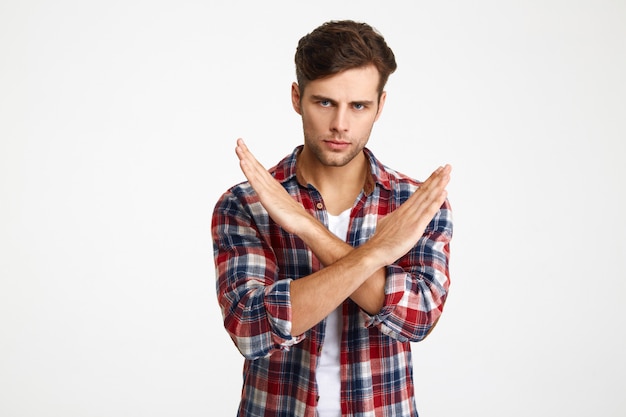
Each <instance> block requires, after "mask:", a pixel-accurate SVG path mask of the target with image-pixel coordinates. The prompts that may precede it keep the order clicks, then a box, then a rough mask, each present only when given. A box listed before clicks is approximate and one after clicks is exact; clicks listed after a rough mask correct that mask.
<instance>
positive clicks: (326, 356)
mask: <svg viewBox="0 0 626 417" xmlns="http://www.w3.org/2000/svg"><path fill="white" fill-rule="evenodd" d="M350 211H351V209H348V210H346V211H344V212H343V213H341V214H339V215H338V216H333V215H331V214H329V215H328V229H329V230H330V231H331V232H332V233H333V234H334V235H335V236H337V237H338V238H340V239H341V240H343V241H344V242H345V240H346V238H347V235H348V226H349V224H350ZM341 309H342V306H341V305H340V306H339V307H337V308H336V309H335V310H334V311H333V312H332V313H330V314H329V315H328V317H326V332H325V335H324V346H323V348H322V354H321V355H320V358H319V362H318V365H317V374H316V375H317V387H318V392H319V396H320V399H319V402H318V403H317V413H318V416H319V417H341V374H340V365H341V360H340V358H341V357H340V354H341V330H342V314H341Z"/></svg>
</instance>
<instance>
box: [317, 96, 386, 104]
mask: <svg viewBox="0 0 626 417" xmlns="http://www.w3.org/2000/svg"><path fill="white" fill-rule="evenodd" d="M311 98H312V99H313V100H316V101H330V102H331V103H333V104H337V101H336V100H333V99H332V98H328V97H324V96H319V95H316V94H314V95H312V96H311ZM350 104H363V105H366V106H371V105H373V104H374V101H373V100H353V101H351V102H350Z"/></svg>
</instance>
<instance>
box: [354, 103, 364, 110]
mask: <svg viewBox="0 0 626 417" xmlns="http://www.w3.org/2000/svg"><path fill="white" fill-rule="evenodd" d="M353 107H354V108H355V109H356V110H363V109H364V108H365V104H362V103H354V105H353Z"/></svg>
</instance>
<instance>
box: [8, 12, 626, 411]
mask: <svg viewBox="0 0 626 417" xmlns="http://www.w3.org/2000/svg"><path fill="white" fill-rule="evenodd" d="M399 3H400V2H386V3H385V2H380V1H358V2H357V1H350V2H347V1H338V0H334V1H316V2H302V3H301V2H282V3H280V2H273V3H269V4H268V3H261V2H253V1H244V2H237V1H233V2H229V3H228V4H226V3H225V2H224V3H216V2H211V1H186V0H183V1H176V2H174V1H147V0H145V1H134V0H131V1H119V0H117V1H106V2H105V1H90V2H85V1H78V0H74V1H70V0H61V1H54V2H46V1H34V0H25V1H17V0H14V1H7V0H3V1H2V2H0V415H1V416H6V417H20V416H29V417H30V416H32V417H48V416H63V417H74V416H76V417H126V416H130V417H134V416H151V417H158V416H186V417H193V416H234V415H235V410H236V406H237V402H238V398H239V391H240V388H241V364H242V359H241V357H240V356H239V354H238V353H237V351H236V349H235V347H234V345H233V344H232V342H231V341H230V339H229V338H228V336H227V334H226V332H225V331H224V329H223V327H222V324H221V317H220V313H219V308H218V305H217V301H216V296H215V284H214V272H213V259H212V246H211V240H210V221H211V211H212V209H213V205H214V204H215V202H216V200H217V198H218V197H219V195H220V194H221V193H222V192H223V191H224V190H225V189H226V188H227V187H229V186H230V185H233V184H234V183H236V182H239V181H241V180H243V175H242V174H241V173H240V172H239V170H238V165H237V162H236V157H235V155H234V151H233V149H234V141H235V139H236V138H237V137H239V136H242V137H244V138H246V140H247V141H248V144H249V145H250V147H251V148H252V149H253V151H254V152H255V153H256V154H257V156H258V158H259V159H260V160H261V161H262V162H263V163H264V164H265V165H266V166H268V167H269V166H270V165H273V164H274V163H276V162H277V161H278V160H279V159H280V158H282V157H283V156H284V155H286V154H287V153H289V152H291V150H292V149H293V147H294V146H296V145H298V144H300V143H301V141H302V134H301V129H300V120H299V118H298V116H297V115H296V113H294V112H293V110H292V109H291V107H290V102H289V90H290V84H291V82H292V81H293V80H294V68H293V53H294V51H295V46H296V43H297V41H298V39H299V38H300V37H301V36H302V35H304V34H305V33H307V32H309V31H310V30H312V29H313V28H314V27H316V26H317V25H319V24H320V23H322V22H324V21H326V20H329V19H340V18H351V19H355V20H364V21H367V22H368V23H370V24H372V25H373V26H374V27H376V28H378V29H379V30H380V31H381V32H382V33H383V34H384V35H385V38H386V39H387V41H388V43H389V44H390V46H391V47H392V48H393V50H394V52H395V54H396V57H397V60H398V64H399V68H398V71H397V72H396V73H395V74H393V75H392V76H391V78H390V81H389V84H388V86H387V91H388V100H387V106H386V108H385V111H384V113H383V116H382V118H381V120H380V121H379V122H378V124H377V125H376V126H375V128H374V131H373V135H372V139H371V141H370V143H369V147H370V149H372V150H373V151H374V153H375V155H376V156H377V157H379V158H380V159H381V160H382V161H383V162H385V163H386V164H388V165H390V166H392V167H393V168H396V169H398V170H400V171H402V172H405V173H407V174H409V175H411V176H414V177H417V178H419V179H424V178H425V177H427V176H428V174H429V173H430V172H431V171H432V170H433V169H434V168H435V167H436V166H438V165H440V164H444V163H451V164H452V165H453V178H452V183H451V185H450V187H449V196H450V201H451V203H452V207H453V210H454V218H455V236H454V239H453V243H452V263H451V273H452V286H451V292H450V296H449V299H448V304H447V306H446V310H445V312H444V315H443V317H442V319H441V321H440V324H439V326H438V328H437V329H436V330H435V331H434V332H433V334H432V335H431V336H430V337H429V338H428V339H427V340H426V341H424V342H422V343H419V344H415V345H414V353H415V379H416V384H417V400H418V407H419V410H420V415H421V416H424V417H438V416H442V417H450V416H509V417H510V416H527V415H533V416H566V415H567V416H589V415H597V416H624V415H625V414H626V399H625V398H626V396H625V395H624V387H625V386H624V378H625V377H626V360H625V357H626V355H625V354H624V352H626V335H625V332H626V311H625V308H624V307H623V305H624V298H625V295H626V294H625V293H626V283H625V282H626V261H625V259H626V244H625V243H624V242H625V240H624V234H625V232H626V224H625V220H624V217H625V216H624V214H625V211H626V207H625V199H626V193H625V191H624V185H623V183H624V180H625V179H626V170H625V168H624V162H623V159H624V142H625V140H626V81H625V74H626V3H624V2H623V1H620V0H613V1H610V0H601V1H600V0H595V1H592V0H588V1H582V0H576V1H565V0H563V1H556V0H548V1H495V0H492V1H487V0H478V1H471V2H469V1H468V2H461V1H439V2H434V1H431V2H425V1H418V2H409V1H407V2H404V3H402V4H399Z"/></svg>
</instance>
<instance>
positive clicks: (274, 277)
mask: <svg viewBox="0 0 626 417" xmlns="http://www.w3.org/2000/svg"><path fill="white" fill-rule="evenodd" d="M295 62H296V76H297V83H294V84H293V85H292V90H291V99H292V104H293V108H294V109H295V111H296V112H297V113H298V114H299V115H300V116H301V118H302V125H303V131H304V144H303V145H300V146H297V147H296V149H295V150H294V151H293V153H292V154H291V155H289V156H287V157H285V158H284V159H283V160H282V161H280V162H279V163H278V164H277V165H276V166H275V167H274V168H272V169H271V170H270V171H269V172H268V171H267V170H265V168H264V167H263V166H261V164H260V163H259V162H258V161H257V160H256V159H255V158H254V156H253V155H252V153H251V152H250V150H249V149H248V148H247V146H246V144H245V143H244V141H243V140H241V139H239V140H238V141H237V147H236V154H237V156H238V158H239V160H240V167H241V169H242V171H243V173H244V174H245V176H246V178H247V179H248V181H247V182H244V183H241V184H238V185H236V186H234V187H232V188H231V189H229V190H228V191H227V192H226V193H224V194H223V195H222V196H221V198H220V199H219V201H218V202H217V205H216V207H215V210H214V213H213V222H212V234H213V245H214V255H215V264H216V274H217V293H218V301H219V304H220V307H221V309H222V313H223V318H224V326H225V328H226V330H227V331H228V333H229V335H230V336H231V338H232V339H233V341H234V343H235V345H236V346H237V348H238V349H239V350H240V352H241V353H242V354H243V356H244V357H245V362H244V372H243V377H244V381H243V390H242V398H241V403H240V406H239V414H238V415H240V416H246V417H249V416H285V417H293V416H318V415H319V416H417V411H416V408H415V400H414V394H413V376H412V363H411V345H410V342H416V341H420V340H422V339H423V338H424V337H425V336H426V335H427V334H428V333H429V332H430V331H431V330H432V328H433V327H434V325H435V324H436V322H437V320H438V319H439V316H440V315H441V312H442V309H443V306H444V302H445V300H446V296H447V291H448V287H449V273H448V261H449V243H450V239H451V237H452V221H451V212H450V207H449V204H448V201H447V199H446V196H447V195H446V191H445V187H446V185H447V183H448V181H449V177H450V170H451V168H450V166H448V165H446V166H445V167H440V168H438V169H437V170H436V171H435V172H434V173H433V174H432V175H431V176H430V177H429V178H428V179H427V180H426V181H424V182H423V183H419V182H417V181H415V180H413V179H411V178H409V177H407V176H405V175H403V174H400V173H397V172H396V171H394V170H391V169H389V168H387V167H386V166H384V165H383V164H381V163H380V162H379V161H378V160H377V159H376V158H375V157H374V155H373V154H372V152H371V151H370V150H369V149H368V148H366V147H365V146H366V144H367V142H368V139H369V136H370V132H371V129H372V127H373V124H374V122H376V120H378V118H379V117H380V115H381V112H382V110H383V107H384V104H385V100H386V92H385V91H384V86H385V83H386V81H387V78H388V76H389V75H390V74H391V73H392V72H393V71H395V69H396V62H395V57H394V55H393V52H392V51H391V49H390V48H389V47H388V46H387V44H386V42H385V40H384V39H383V37H382V36H381V35H380V34H379V33H378V32H376V31H375V30H374V29H373V28H372V27H371V26H369V25H367V24H365V23H358V22H353V21H331V22H326V23H324V24H322V25H321V26H320V27H318V28H316V29H315V30H314V31H312V32H311V33H310V34H308V35H306V36H304V37H303V38H302V39H301V40H300V42H299V44H298V48H297V50H296V55H295ZM329 229H330V230H329Z"/></svg>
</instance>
